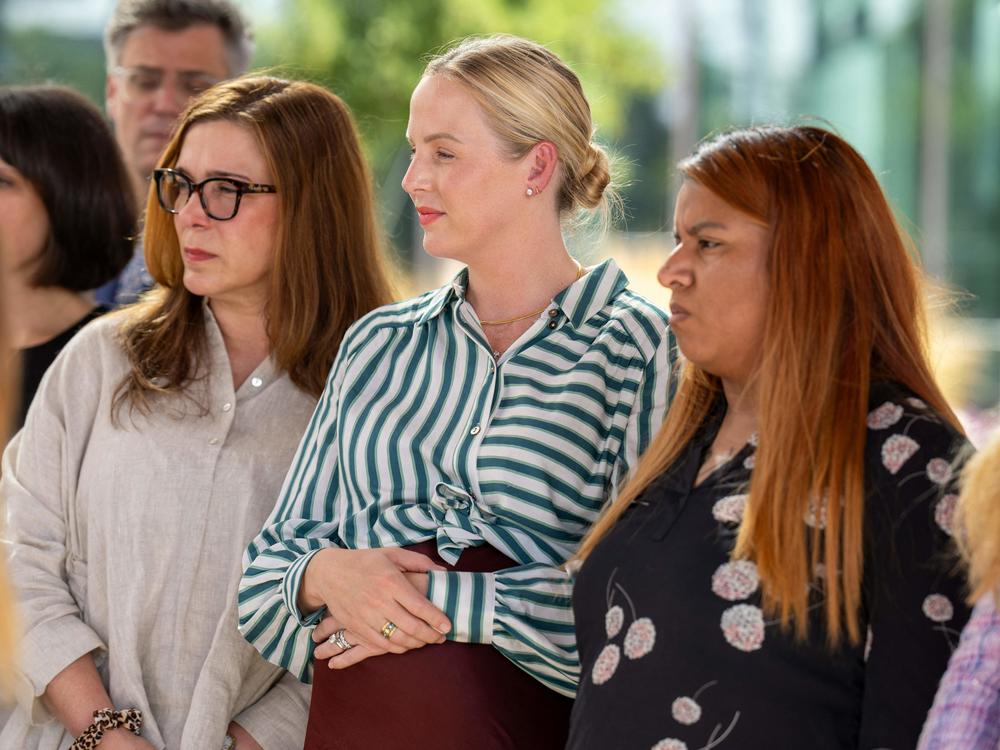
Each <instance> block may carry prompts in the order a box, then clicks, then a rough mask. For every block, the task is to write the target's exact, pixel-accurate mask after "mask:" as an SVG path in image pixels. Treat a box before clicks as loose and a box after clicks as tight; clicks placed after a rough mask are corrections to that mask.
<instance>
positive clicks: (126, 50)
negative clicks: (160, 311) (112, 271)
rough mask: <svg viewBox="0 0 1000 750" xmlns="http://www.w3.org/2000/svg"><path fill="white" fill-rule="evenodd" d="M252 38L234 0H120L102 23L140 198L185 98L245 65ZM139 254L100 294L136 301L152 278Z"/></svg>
mask: <svg viewBox="0 0 1000 750" xmlns="http://www.w3.org/2000/svg"><path fill="white" fill-rule="evenodd" d="M252 52H253V41H252V34H251V31H250V27H249V25H248V24H247V22H246V19H245V18H244V17H243V15H242V14H241V13H240V11H239V9H238V8H237V7H236V5H235V3H233V2H229V0H120V1H119V2H118V4H117V5H116V7H115V9H114V11H113V13H112V15H111V20H110V21H109V22H108V25H107V27H106V28H105V30H104V55H105V59H106V60H107V66H108V74H107V81H106V84H105V97H106V101H107V112H108V116H109V117H110V118H111V121H112V123H113V124H114V127H115V136H116V138H117V140H118V145H119V147H120V148H121V151H122V155H123V156H124V158H125V165H126V167H127V168H128V170H129V172H130V173H131V176H132V186H133V189H134V190H135V194H136V198H137V201H138V205H139V206H140V207H143V206H145V205H146V196H147V192H148V190H149V178H150V175H151V174H152V172H153V168H154V167H155V166H156V164H157V162H158V161H159V158H160V154H161V153H162V152H163V149H164V147H165V146H166V145H167V142H168V141H169V140H170V133H171V130H172V129H173V125H174V122H175V121H176V119H177V117H178V115H180V113H181V112H182V111H183V110H184V108H185V107H186V106H187V103H188V100H189V99H191V98H192V97H194V96H196V95H197V94H200V93H201V92H202V91H204V90H205V89H207V88H209V87H210V86H212V85H214V84H216V83H218V82H219V81H222V80H224V79H226V78H233V77H235V76H238V75H240V74H242V73H244V72H245V71H246V70H247V67H248V66H249V63H250V56H251V54H252ZM141 240H142V238H141V237H139V238H137V240H136V248H135V255H134V257H133V258H132V260H131V262H130V263H129V264H128V266H127V267H126V268H125V270H124V271H122V273H121V275H120V276H119V277H118V278H117V279H116V280H115V281H113V282H111V283H110V284H107V285H105V286H103V287H101V288H100V289H98V290H97V294H96V296H97V300H98V302H100V303H102V304H105V305H108V306H110V307H115V306H117V305H122V304H127V303H129V302H134V301H135V299H136V298H137V297H138V295H139V294H140V293H141V292H143V291H145V290H146V289H148V288H149V287H150V286H152V283H153V280H152V279H151V278H150V277H149V274H148V273H147V271H146V266H145V262H144V261H143V254H142V241H141Z"/></svg>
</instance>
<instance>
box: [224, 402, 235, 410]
mask: <svg viewBox="0 0 1000 750" xmlns="http://www.w3.org/2000/svg"><path fill="white" fill-rule="evenodd" d="M232 408H233V405H232V404H231V403H229V402H228V401H227V402H226V403H224V404H223V405H222V411H229V410H230V409H232Z"/></svg>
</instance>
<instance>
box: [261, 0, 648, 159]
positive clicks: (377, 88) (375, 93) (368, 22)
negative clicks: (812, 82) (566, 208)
mask: <svg viewBox="0 0 1000 750" xmlns="http://www.w3.org/2000/svg"><path fill="white" fill-rule="evenodd" d="M487 31H488V32H489V33H510V34H517V35H519V36H524V37H527V38H529V39H532V40H534V41H537V42H541V43H542V44H545V45H547V46H549V47H550V48H551V49H552V50H553V51H554V52H556V53H557V54H559V55H560V56H561V57H563V59H565V60H566V61H567V62H568V63H569V65H570V66H572V67H573V69H574V70H575V71H576V72H577V74H578V75H579V76H580V78H581V80H582V81H583V84H584V88H585V90H586V91H587V94H588V98H589V99H590V103H591V107H592V108H593V113H594V121H595V123H599V124H600V132H599V134H598V135H599V138H601V140H603V141H605V142H609V141H612V140H614V139H615V138H616V137H617V136H618V135H619V134H620V133H621V132H622V129H623V126H624V124H625V119H626V113H627V107H628V105H629V101H630V99H631V98H632V97H633V96H635V95H639V94H643V93H649V92H652V91H655V90H657V89H659V88H660V87H662V85H663V84H664V75H665V72H664V65H663V64H662V62H660V61H658V60H657V55H656V54H655V52H654V51H653V49H652V47H651V46H650V45H649V44H648V43H647V42H646V41H645V40H643V39H641V38H639V37H637V35H636V34H635V32H634V31H627V30H625V28H624V27H623V26H622V25H621V24H620V23H619V21H618V20H617V19H616V17H615V13H614V11H613V8H612V6H611V4H610V3H609V2H607V0H578V1H577V2H575V3H574V4H573V5H572V7H570V6H569V5H568V4H567V3H566V2H565V1H564V0H477V2H475V3H470V2H468V0H426V1H422V2H413V1H412V0H344V1H343V2H329V0H290V1H289V9H288V12H287V13H286V14H285V18H284V20H283V22H282V24H281V25H280V27H274V28H264V29H261V30H260V32H259V34H258V39H259V54H258V56H257V60H258V62H260V63H262V64H263V65H270V66H276V67H278V69H279V70H283V71H285V72H287V73H290V74H295V75H299V76H302V77H306V78H310V79H312V80H315V81H318V82H321V83H324V84H325V85H327V86H329V87H330V88H331V89H332V90H333V91H335V92H337V93H338V94H339V95H340V96H341V97H343V98H344V100H345V101H346V102H347V103H348V105H349V106H350V107H351V109H352V110H353V111H354V113H355V115H356V117H357V119H358V122H359V125H360V127H361V129H362V132H363V135H364V138H365V141H366V144H367V147H368V149H369V155H370V156H371V158H372V160H373V162H374V164H375V165H376V169H377V170H378V171H379V172H380V173H382V174H384V173H385V172H386V171H388V170H391V168H392V163H393V161H394V160H395V159H396V157H397V154H398V152H399V151H400V150H401V149H403V147H404V146H405V140H404V133H405V131H406V120H407V112H408V107H409V101H410V93H411V92H412V90H413V87H414V86H415V85H416V83H417V81H418V80H419V79H420V74H421V72H422V71H423V68H424V65H425V64H426V62H427V59H428V58H429V57H430V56H432V55H433V54H434V53H436V52H439V51H441V50H443V49H444V48H446V47H447V46H450V44H451V43H453V42H456V41H458V40H460V39H462V38H464V37H466V36H469V35H475V34H483V33H484V32H487Z"/></svg>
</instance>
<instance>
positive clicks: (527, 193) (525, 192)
mask: <svg viewBox="0 0 1000 750" xmlns="http://www.w3.org/2000/svg"><path fill="white" fill-rule="evenodd" d="M524 194H525V195H526V196H528V197H529V198H530V197H531V196H533V195H534V194H535V189H534V188H533V187H529V188H528V189H527V190H525V191H524Z"/></svg>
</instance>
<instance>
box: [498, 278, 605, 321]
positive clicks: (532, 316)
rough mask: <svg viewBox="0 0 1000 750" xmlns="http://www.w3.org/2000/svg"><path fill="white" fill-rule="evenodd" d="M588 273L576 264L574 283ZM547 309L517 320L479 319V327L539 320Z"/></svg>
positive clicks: (519, 317)
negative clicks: (532, 319)
mask: <svg viewBox="0 0 1000 750" xmlns="http://www.w3.org/2000/svg"><path fill="white" fill-rule="evenodd" d="M586 273H587V272H586V271H585V270H584V268H583V266H581V265H580V264H579V263H577V264H576V278H575V279H573V283H574V284H575V283H576V282H577V281H579V280H580V279H582V278H583V276H584V274H586ZM547 307H548V305H547V304H546V305H545V307H543V308H542V309H541V310H536V311H535V312H530V313H528V314H527V315H519V316H517V317H516V318H509V319H507V320H483V319H482V318H480V319H479V325H481V326H505V325H507V324H508V323H516V322H517V321H519V320H527V319H528V318H537V317H538V316H539V315H541V314H542V313H543V312H545V310H546V308H547Z"/></svg>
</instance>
